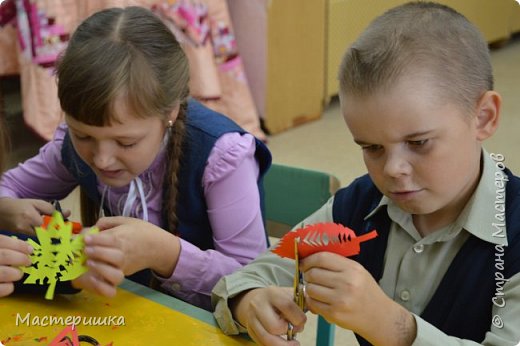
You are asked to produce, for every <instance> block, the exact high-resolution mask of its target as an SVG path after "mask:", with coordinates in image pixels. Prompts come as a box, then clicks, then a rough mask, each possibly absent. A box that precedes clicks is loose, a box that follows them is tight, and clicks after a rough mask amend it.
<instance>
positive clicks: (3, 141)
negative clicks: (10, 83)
mask: <svg viewBox="0 0 520 346" xmlns="http://www.w3.org/2000/svg"><path fill="white" fill-rule="evenodd" d="M0 97H1V95H0ZM2 113H3V109H1V108H0V176H1V175H2V172H3V171H4V168H5V165H6V164H7V151H8V150H7V147H8V144H9V143H8V141H7V128H6V126H5V121H4V118H5V116H4V114H2Z"/></svg>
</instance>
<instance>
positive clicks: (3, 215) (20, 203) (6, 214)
mask: <svg viewBox="0 0 520 346" xmlns="http://www.w3.org/2000/svg"><path fill="white" fill-rule="evenodd" d="M53 211H54V206H53V205H52V204H51V203H49V202H46V201H42V200H39V199H18V198H9V197H4V198H0V229H5V230H8V231H12V232H18V233H23V234H27V235H30V236H33V235H34V227H36V226H41V225H42V223H43V217H42V214H47V215H51V214H52V212H53Z"/></svg>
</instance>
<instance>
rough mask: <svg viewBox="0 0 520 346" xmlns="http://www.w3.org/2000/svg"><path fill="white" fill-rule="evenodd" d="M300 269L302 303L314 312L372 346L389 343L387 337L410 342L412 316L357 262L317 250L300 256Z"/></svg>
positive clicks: (398, 343) (413, 335)
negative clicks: (359, 336) (358, 336)
mask: <svg viewBox="0 0 520 346" xmlns="http://www.w3.org/2000/svg"><path fill="white" fill-rule="evenodd" d="M300 268H301V270H302V272H303V273H304V274H303V275H304V279H305V281H306V297H305V302H306V304H307V307H308V308H309V310H310V311H312V312H313V313H316V314H320V315H322V316H323V317H324V318H325V319H326V320H327V321H328V322H330V323H334V324H337V325H338V326H340V327H342V328H345V329H350V330H352V331H354V332H356V333H358V334H360V335H361V336H363V337H364V338H365V339H367V340H368V341H369V342H371V343H372V344H375V345H378V344H387V345H390V344H389V343H388V340H393V341H395V345H410V344H411V343H412V342H413V340H414V338H415V332H416V329H415V328H416V327H415V319H414V317H413V315H412V314H411V313H410V312H408V311H407V310H406V309H404V308H403V307H402V306H400V305H399V304H397V303H396V302H394V301H393V300H391V299H390V298H389V297H388V296H387V295H386V294H385V293H384V292H383V290H382V289H381V288H380V287H379V286H378V284H377V282H376V281H375V280H374V278H373V277H372V275H370V273H369V272H368V271H367V270H366V269H365V268H364V267H363V266H361V265H360V264H359V263H357V262H355V261H353V260H351V259H348V258H345V257H343V256H340V255H337V254H334V253H330V252H319V253H316V254H313V255H310V256H308V257H307V258H305V259H303V260H302V261H301V266H300ZM382 312H384V313H382ZM392 345H394V344H392Z"/></svg>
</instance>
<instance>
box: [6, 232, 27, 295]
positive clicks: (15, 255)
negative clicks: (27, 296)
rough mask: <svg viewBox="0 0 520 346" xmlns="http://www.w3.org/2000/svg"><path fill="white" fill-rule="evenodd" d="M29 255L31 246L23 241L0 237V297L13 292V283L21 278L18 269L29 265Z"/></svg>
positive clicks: (21, 274) (21, 273) (21, 275)
mask: <svg viewBox="0 0 520 346" xmlns="http://www.w3.org/2000/svg"><path fill="white" fill-rule="evenodd" d="M31 253H32V248H31V246H29V245H28V244H27V243H26V242H24V241H23V240H20V239H14V238H11V237H8V236H6V235H0V297H5V296H7V295H9V294H11V293H12V292H13V290H14V284H13V282H15V281H18V280H20V279H21V278H22V277H23V272H22V271H21V270H20V269H18V267H21V266H29V265H31V259H30V258H29V255H30V254H31Z"/></svg>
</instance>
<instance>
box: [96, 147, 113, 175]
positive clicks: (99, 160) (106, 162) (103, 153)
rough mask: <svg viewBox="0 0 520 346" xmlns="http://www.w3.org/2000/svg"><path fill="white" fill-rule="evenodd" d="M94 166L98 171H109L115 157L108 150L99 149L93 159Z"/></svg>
mask: <svg viewBox="0 0 520 346" xmlns="http://www.w3.org/2000/svg"><path fill="white" fill-rule="evenodd" d="M93 161H94V165H95V166H96V168H98V169H104V170H106V169H109V168H110V166H111V165H112V163H113V162H114V155H112V153H111V152H110V150H107V148H98V149H97V150H96V152H95V153H94V157H93Z"/></svg>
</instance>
